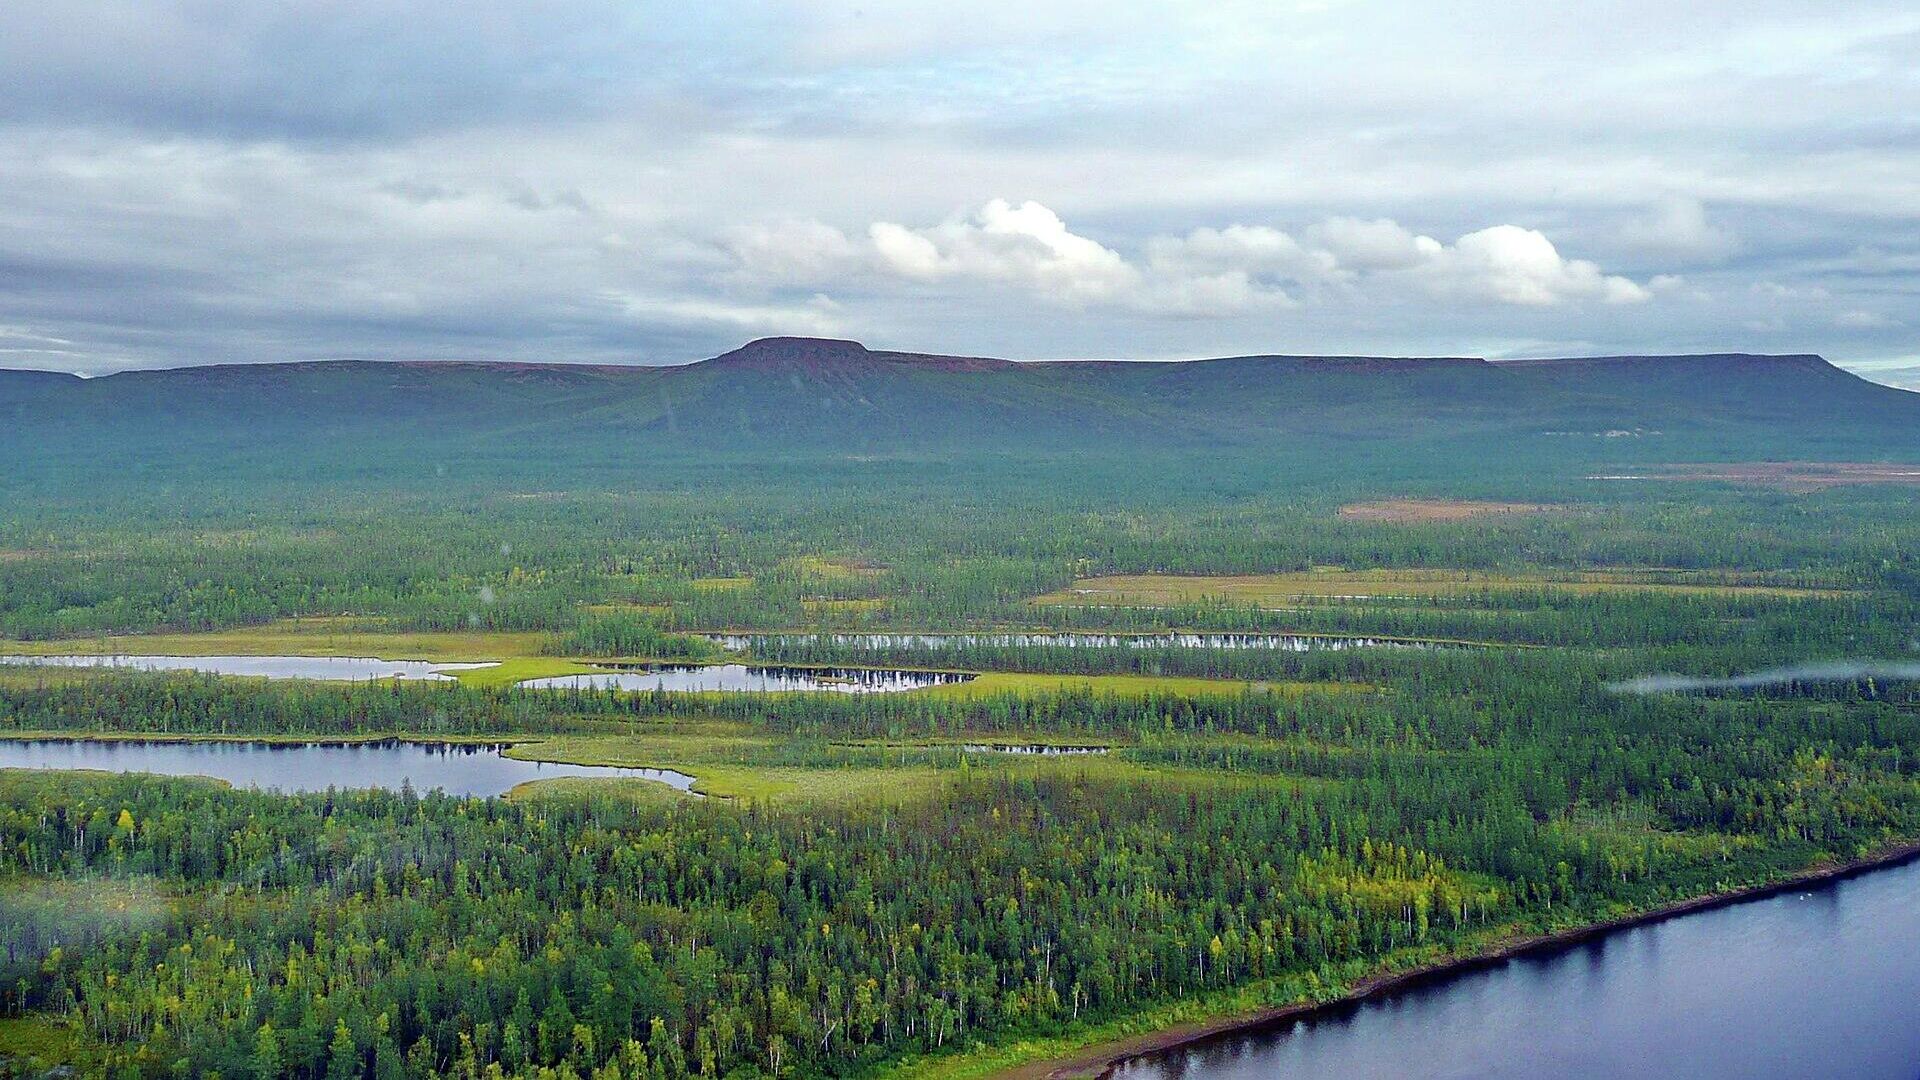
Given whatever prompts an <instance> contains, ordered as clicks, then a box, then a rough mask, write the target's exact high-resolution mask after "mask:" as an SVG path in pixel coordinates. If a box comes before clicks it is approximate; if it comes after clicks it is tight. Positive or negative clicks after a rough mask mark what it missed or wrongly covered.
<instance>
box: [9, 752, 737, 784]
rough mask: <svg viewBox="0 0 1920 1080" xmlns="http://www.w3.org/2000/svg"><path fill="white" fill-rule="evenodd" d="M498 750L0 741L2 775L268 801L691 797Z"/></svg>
mask: <svg viewBox="0 0 1920 1080" xmlns="http://www.w3.org/2000/svg"><path fill="white" fill-rule="evenodd" d="M504 749H505V747H504V746H484V745H473V744H457V743H425V742H406V741H402V740H398V739H389V740H384V741H381V742H370V743H263V742H227V741H192V742H187V741H183V742H166V741H155V740H125V741H122V740H98V741H96V740H89V739H0V769H95V770H100V771H103V772H140V773H158V774H160V775H163V776H211V777H213V778H215V779H218V780H225V781H227V782H228V783H230V784H232V785H234V786H235V787H244V788H260V789H262V790H268V791H282V792H301V791H325V790H327V789H328V788H330V787H331V788H343V789H357V788H382V789H386V790H389V791H398V790H400V788H401V786H402V785H403V784H411V785H412V786H413V788H414V790H416V791H420V792H427V791H432V790H434V789H436V788H437V789H439V790H441V791H444V792H446V793H447V794H449V795H457V796H478V797H485V798H491V797H493V796H496V795H505V794H506V793H507V792H508V791H511V790H512V789H513V788H514V787H515V786H517V785H519V784H524V783H527V782H528V781H531V780H554V779H558V778H561V777H576V776H577V777H589V778H615V777H628V778H632V779H640V780H654V781H658V782H660V783H663V784H666V785H667V786H669V787H671V788H674V789H675V790H678V791H685V792H688V793H689V794H694V795H697V794H699V793H698V792H695V791H693V790H692V788H693V782H694V778H693V777H691V776H688V775H687V774H685V773H680V772H675V771H673V770H672V769H639V768H618V767H615V766H610V765H567V764H562V763H559V762H552V761H521V760H520V759H518V758H510V757H507V756H506V755H505V754H503V753H501V751H502V750H504Z"/></svg>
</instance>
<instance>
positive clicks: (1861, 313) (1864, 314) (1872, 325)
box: [1833, 308, 1900, 330]
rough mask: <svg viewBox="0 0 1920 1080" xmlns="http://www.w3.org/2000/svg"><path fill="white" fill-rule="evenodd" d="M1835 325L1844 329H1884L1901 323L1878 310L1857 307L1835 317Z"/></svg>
mask: <svg viewBox="0 0 1920 1080" xmlns="http://www.w3.org/2000/svg"><path fill="white" fill-rule="evenodd" d="M1833 325H1835V326H1837V327H1839V328H1840V329H1842V330H1884V329H1887V328H1888V327H1894V326H1899V325H1900V320H1898V319H1895V318H1893V317H1891V316H1888V315H1884V314H1882V313H1880V312H1878V311H1867V310H1865V309H1862V308H1855V309H1853V310H1851V311H1843V312H1841V313H1840V314H1838V315H1835V316H1834V317H1833Z"/></svg>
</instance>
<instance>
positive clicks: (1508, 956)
mask: <svg viewBox="0 0 1920 1080" xmlns="http://www.w3.org/2000/svg"><path fill="white" fill-rule="evenodd" d="M1916 859H1920V840H1907V841H1903V842H1900V843H1897V844H1894V845H1892V846H1890V847H1887V848H1884V849H1881V850H1880V851H1877V852H1875V853H1874V854H1872V855H1867V856H1864V857H1861V858H1858V859H1850V860H1847V861H1845V862H1839V863H1830V864H1825V865H1820V866H1815V867H1812V868H1809V869H1807V870H1804V871H1801V872H1800V873H1797V874H1793V875H1791V876H1789V877H1785V878H1782V879H1780V880H1779V881H1774V882H1768V883H1765V884H1761V885H1749V886H1746V887H1743V888H1739V889H1733V890H1730V891H1727V892H1721V893H1710V894H1707V895H1704V896H1696V897H1694V898H1692V899H1690V900H1681V901H1676V902H1675V903H1672V904H1667V905H1663V906H1661V907H1657V908H1651V909H1648V910H1646V911H1642V912H1638V913H1635V914H1631V915H1621V916H1617V917H1615V918H1611V919H1604V920H1601V921H1600V922H1595V923H1589V924H1587V925H1585V926H1579V927H1574V928H1571V929H1567V930H1556V931H1553V932H1550V933H1543V934H1528V935H1525V936H1523V937H1519V938H1514V939H1511V940H1508V941H1505V942H1502V943H1500V944H1497V945H1494V946H1492V947H1491V948H1488V949H1486V950H1483V951H1481V952H1477V953H1472V954H1468V955H1463V956H1457V957H1453V958H1450V959H1447V960H1440V961H1436V962H1433V963H1429V964H1422V965H1419V966H1417V967H1413V968H1409V969H1408V970H1406V971H1398V972H1387V973H1381V974H1378V975H1370V976H1368V977H1367V978H1365V979H1362V980H1360V981H1359V982H1358V983H1355V984H1354V985H1353V987H1352V988H1351V989H1349V990H1348V991H1347V992H1345V993H1343V994H1341V995H1339V996H1337V997H1333V998H1328V999H1327V1000H1325V1001H1302V1002H1294V1003H1292V1004H1288V1005H1275V1006H1271V1007H1268V1008H1264V1009H1259V1010H1256V1011H1254V1012H1247V1013H1236V1014H1232V1015H1227V1016H1221V1017H1218V1018H1215V1019H1212V1020H1200V1021H1194V1022H1192V1023H1187V1024H1180V1025H1176V1026H1174V1027H1170V1028H1163V1029H1161V1030H1159V1031H1153V1032H1147V1033H1145V1034H1141V1035H1131V1036H1127V1037H1124V1038H1120V1039H1114V1040H1109V1041H1107V1042H1103V1043H1097V1044H1093V1045H1090V1046H1088V1047H1085V1048H1083V1049H1082V1050H1080V1051H1077V1052H1075V1053H1073V1054H1071V1055H1067V1056H1062V1057H1053V1058H1047V1059H1043V1060H1040V1061H1033V1062H1029V1063H1027V1064H1024V1065H1016V1066H1013V1067H1011V1068H1007V1069H1002V1070H1000V1071H998V1072H995V1073H992V1074H991V1076H992V1078H993V1080H1108V1078H1109V1077H1111V1076H1112V1075H1113V1073H1114V1071H1115V1070H1117V1069H1118V1068H1119V1067H1120V1066H1121V1065H1123V1064H1125V1063H1126V1062H1128V1061H1131V1060H1133V1059H1134V1058H1138V1057H1143V1056H1146V1055H1148V1054H1159V1053H1165V1052H1167V1051H1171V1050H1178V1049H1181V1048H1183V1047H1187V1046H1192V1045H1194V1044H1196V1043H1202V1042H1206V1041H1208V1040H1210V1039H1213V1038H1216V1037H1219V1036H1222V1035H1229V1034H1233V1033H1236V1032H1247V1031H1253V1030H1255V1029H1258V1028H1264V1027H1269V1026H1273V1025H1277V1024H1281V1023H1285V1022H1288V1021H1295V1020H1303V1019H1308V1018H1311V1017H1314V1016H1318V1015H1322V1014H1325V1013H1330V1012H1333V1011H1335V1010H1338V1009H1343V1008H1346V1007H1349V1006H1352V1005H1357V1004H1360V1003H1363V1002H1367V1001H1372V1000H1375V999H1378V998H1384V997H1390V996H1392V995H1393V994H1395V993H1398V992H1400V991H1402V990H1407V989H1411V988H1414V987H1417V986H1422V985H1427V984H1430V983H1436V982H1444V981H1446V980H1448V979H1450V978H1453V977H1455V976H1458V975H1464V974H1466V973H1468V972H1472V971H1478V970H1481V969H1484V968H1490V967H1495V966H1497V965H1499V964H1502V963H1505V962H1506V961H1508V960H1512V959H1515V958H1517V957H1521V956H1528V955H1534V954H1539V953H1551V952H1557V951H1560V950H1563V949H1568V948H1571V947H1573V946H1576V945H1579V944H1582V943H1584V942H1587V941H1591V940H1593V939H1595V938H1599V937H1605V936H1606V935H1608V934H1613V933H1616V932H1619V931H1622V930H1630V929H1633V928H1635V927H1640V926H1651V925H1654V924H1656V923H1662V922H1666V921H1668V920H1670V919H1677V918H1680V917H1682V916H1685V915H1695V914H1699V913H1701V912H1705V911H1712V910H1715V909H1718V908H1723V907H1732V906H1734V905H1736V904H1743V903H1749V902H1752V901H1756V900H1764V899H1767V898H1768V897H1772V896H1778V895H1780V894H1781V893H1787V892H1792V891H1794V890H1796V889H1802V888H1806V887H1808V886H1813V885H1828V884H1832V883H1835V882H1840V881H1845V880H1847V879H1849V878H1853V877H1858V876H1860V875H1862V874H1868V873H1872V872H1873V871H1876V870H1887V869H1892V868H1893V867H1896V866H1901V865H1903V864H1905V863H1909V862H1913V861H1915V860H1916Z"/></svg>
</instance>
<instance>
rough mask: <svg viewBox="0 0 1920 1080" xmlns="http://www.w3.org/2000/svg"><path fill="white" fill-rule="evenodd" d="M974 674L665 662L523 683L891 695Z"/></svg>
mask: <svg viewBox="0 0 1920 1080" xmlns="http://www.w3.org/2000/svg"><path fill="white" fill-rule="evenodd" d="M972 677H973V676H971V675H965V674H961V673H958V672H951V671H889V670H885V669H880V668H808V667H761V666H750V665H747V664H663V665H660V666H658V667H649V668H644V669H640V670H634V671H606V672H599V673H594V674H589V675H560V676H556V677H554V678H548V679H529V680H527V681H526V682H523V683H521V684H520V685H521V686H525V687H532V688H535V689H574V690H586V689H598V690H604V689H610V688H611V689H617V690H674V691H693V692H699V691H711V690H738V691H748V692H754V693H766V692H772V691H783V690H813V691H825V692H828V693H836V694H887V693H898V692H900V691H903V690H920V689H924V688H926V687H929V686H944V685H947V684H949V683H958V682H965V681H967V680H968V679H971V678H972Z"/></svg>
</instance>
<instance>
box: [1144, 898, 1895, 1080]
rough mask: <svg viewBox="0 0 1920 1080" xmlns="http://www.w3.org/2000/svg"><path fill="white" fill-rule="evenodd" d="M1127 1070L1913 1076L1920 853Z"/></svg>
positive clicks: (1340, 1079)
mask: <svg viewBox="0 0 1920 1080" xmlns="http://www.w3.org/2000/svg"><path fill="white" fill-rule="evenodd" d="M1114 1076H1115V1077H1116V1080H1175V1078H1179V1080H1255V1078H1259V1080H1274V1078H1290V1077H1298V1078H1303V1080H1304V1078H1311V1080H1386V1078H1394V1080H1466V1078H1469V1077H1472V1078H1476V1080H1523V1078H1525V1080H1533V1078H1538V1077H1555V1078H1562V1080H1627V1078H1639V1077H1687V1078H1689V1080H1735V1078H1739V1080H1756V1078H1758V1080H1776V1078H1777V1080H1787V1078H1789V1077H1791V1078H1796V1080H1798V1078H1802V1077H1816V1076H1833V1077H1840V1076H1844V1077H1849V1078H1853V1080H1881V1078H1884V1080H1914V1077H1915V1076H1920V862H1908V863H1906V864H1904V865H1902V866H1898V867H1893V868H1889V869H1885V870H1879V871H1874V872H1872V873H1869V874H1865V875H1862V876H1859V877H1855V878H1852V879H1849V880H1846V881H1840V882H1835V883H1832V884H1829V885H1824V886H1821V887H1818V888H1814V889H1810V890H1806V891H1796V892H1788V893H1782V894H1779V895H1776V896H1773V897H1769V898H1767V899H1765V900H1757V901H1753V902H1750V903H1744V904H1736V905H1733V906H1731V907H1723V908H1717V909H1714V910H1712V911H1705V912H1700V913H1697V914H1693V915H1686V916H1683V917H1680V918H1676V919H1672V920H1669V921H1667V922H1663V923H1656V924H1653V925H1649V926H1640V927H1635V928H1632V929H1629V930H1623V931H1620V932H1618V933H1614V934H1610V935H1607V936H1605V937H1602V938H1598V939H1595V940H1593V941H1591V942H1588V943H1585V944H1582V945H1578V946H1574V947H1571V948H1568V949H1565V950H1562V951H1559V952H1554V953H1549V954H1542V955H1537V956H1532V957H1525V958H1520V959H1515V960H1510V961H1507V962H1505V963H1503V964H1500V965H1499V966H1497V967H1493V968H1485V969H1481V970H1478V971H1472V972H1468V973H1465V974H1462V975H1459V976H1453V977H1447V978H1444V979H1441V980H1439V981H1435V982H1431V983H1427V984H1425V985H1422V986H1418V987H1414V988H1410V989H1407V990H1404V991H1402V992H1400V993H1396V994H1393V995H1391V996H1388V997H1385V998H1382V999H1379V1000H1376V1001H1369V1002H1364V1003H1361V1004H1359V1005H1354V1006H1347V1007H1343V1008H1341V1009H1339V1010H1336V1011H1333V1012H1330V1013H1327V1014H1323V1015H1322V1016H1320V1017H1317V1018H1314V1019H1311V1020H1301V1021H1294V1022H1283V1023H1282V1024H1281V1025H1280V1026H1279V1027H1277V1028H1275V1029H1271V1030H1264V1031H1253V1032H1246V1033H1241V1034H1236V1035H1225V1036H1220V1037H1216V1038H1214V1039H1211V1040H1209V1041H1206V1042H1203V1043H1199V1044H1195V1045H1194V1046H1191V1047H1187V1048H1184V1049H1177V1050H1172V1051H1167V1052H1164V1053H1162V1054H1159V1055H1149V1056H1147V1057H1144V1058H1136V1059H1134V1060H1132V1061H1129V1062H1127V1063H1125V1064H1123V1065H1122V1066H1121V1067H1120V1068H1119V1069H1118V1070H1116V1071H1115V1073H1114Z"/></svg>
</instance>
